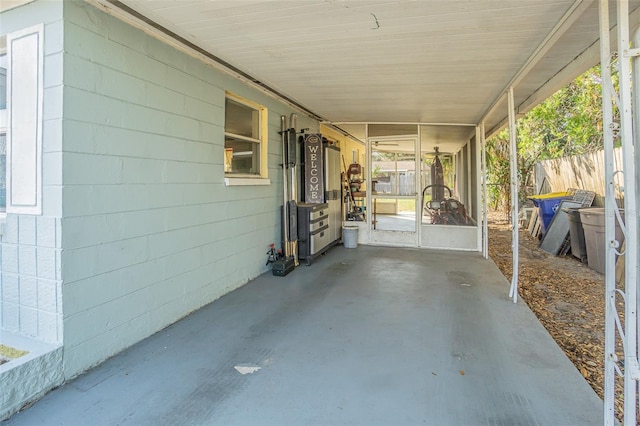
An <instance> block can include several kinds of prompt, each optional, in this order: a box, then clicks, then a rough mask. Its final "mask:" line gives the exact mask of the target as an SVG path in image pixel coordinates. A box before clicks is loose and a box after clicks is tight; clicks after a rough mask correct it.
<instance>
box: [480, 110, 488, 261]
mask: <svg viewBox="0 0 640 426" xmlns="http://www.w3.org/2000/svg"><path fill="white" fill-rule="evenodd" d="M480 140H481V143H482V200H483V201H482V218H483V219H482V228H483V229H482V231H483V232H482V234H483V240H482V244H483V245H482V254H483V256H484V258H485V259H488V258H489V217H488V214H487V211H488V210H487V204H488V199H487V196H488V195H487V145H486V141H485V131H484V121H483V122H481V123H480Z"/></svg>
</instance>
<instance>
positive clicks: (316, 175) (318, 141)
mask: <svg viewBox="0 0 640 426" xmlns="http://www.w3.org/2000/svg"><path fill="white" fill-rule="evenodd" d="M323 170H324V169H323V164H322V135H321V134H318V133H311V134H307V135H304V201H305V203H311V204H317V203H324V179H323Z"/></svg>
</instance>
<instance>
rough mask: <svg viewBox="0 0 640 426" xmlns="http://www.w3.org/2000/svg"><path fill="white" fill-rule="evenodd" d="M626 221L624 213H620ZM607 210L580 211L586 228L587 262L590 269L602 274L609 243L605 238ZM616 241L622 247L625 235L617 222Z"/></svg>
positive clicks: (597, 208) (593, 208) (600, 208)
mask: <svg viewBox="0 0 640 426" xmlns="http://www.w3.org/2000/svg"><path fill="white" fill-rule="evenodd" d="M620 214H621V215H622V219H623V220H624V215H623V214H624V212H623V211H620ZM605 217H606V216H605V209H604V208H602V207H592V208H588V209H580V220H581V221H582V226H583V228H584V241H585V246H586V248H587V260H588V264H589V268H591V269H593V270H594V271H596V272H600V273H601V274H604V273H605V259H606V252H607V251H606V250H607V241H606V238H605ZM615 235H616V240H617V241H618V242H619V243H620V245H622V243H623V241H624V234H623V233H622V229H621V228H620V224H619V223H618V221H616V234H615Z"/></svg>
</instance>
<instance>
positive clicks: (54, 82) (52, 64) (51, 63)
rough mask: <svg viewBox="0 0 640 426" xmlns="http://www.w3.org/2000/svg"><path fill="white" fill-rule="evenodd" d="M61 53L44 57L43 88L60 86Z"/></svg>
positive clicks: (61, 70)
mask: <svg viewBox="0 0 640 426" xmlns="http://www.w3.org/2000/svg"><path fill="white" fill-rule="evenodd" d="M62 58H63V52H62V51H59V52H57V53H53V54H48V55H46V56H45V57H44V69H45V73H44V87H45V88H49V87H54V86H60V85H61V84H62V72H63V66H62Z"/></svg>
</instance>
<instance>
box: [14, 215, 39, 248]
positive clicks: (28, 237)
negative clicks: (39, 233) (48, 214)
mask: <svg viewBox="0 0 640 426" xmlns="http://www.w3.org/2000/svg"><path fill="white" fill-rule="evenodd" d="M18 239H19V242H20V244H21V245H22V244H24V245H30V246H35V245H36V218H35V216H30V215H21V216H19V219H18Z"/></svg>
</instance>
